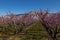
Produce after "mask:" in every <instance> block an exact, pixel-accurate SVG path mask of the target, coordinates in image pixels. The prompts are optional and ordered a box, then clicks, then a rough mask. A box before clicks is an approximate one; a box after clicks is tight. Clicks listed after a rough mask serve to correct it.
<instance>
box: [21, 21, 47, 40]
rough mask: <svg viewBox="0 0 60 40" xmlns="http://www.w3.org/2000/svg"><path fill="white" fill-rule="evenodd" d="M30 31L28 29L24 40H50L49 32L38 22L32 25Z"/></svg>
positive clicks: (23, 37)
mask: <svg viewBox="0 0 60 40" xmlns="http://www.w3.org/2000/svg"><path fill="white" fill-rule="evenodd" d="M31 26H32V27H30V28H29V29H27V30H26V31H25V32H24V33H25V35H23V36H22V40H48V37H47V36H48V35H47V32H46V31H45V29H44V27H43V26H42V25H41V23H39V22H37V23H35V24H33V25H31Z"/></svg>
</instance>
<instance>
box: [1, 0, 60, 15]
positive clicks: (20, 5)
mask: <svg viewBox="0 0 60 40" xmlns="http://www.w3.org/2000/svg"><path fill="white" fill-rule="evenodd" d="M47 8H48V9H49V11H50V12H57V11H60V0H0V15H6V14H7V12H8V11H11V12H13V13H14V14H20V13H25V12H29V11H39V10H40V9H42V10H45V9H47Z"/></svg>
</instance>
